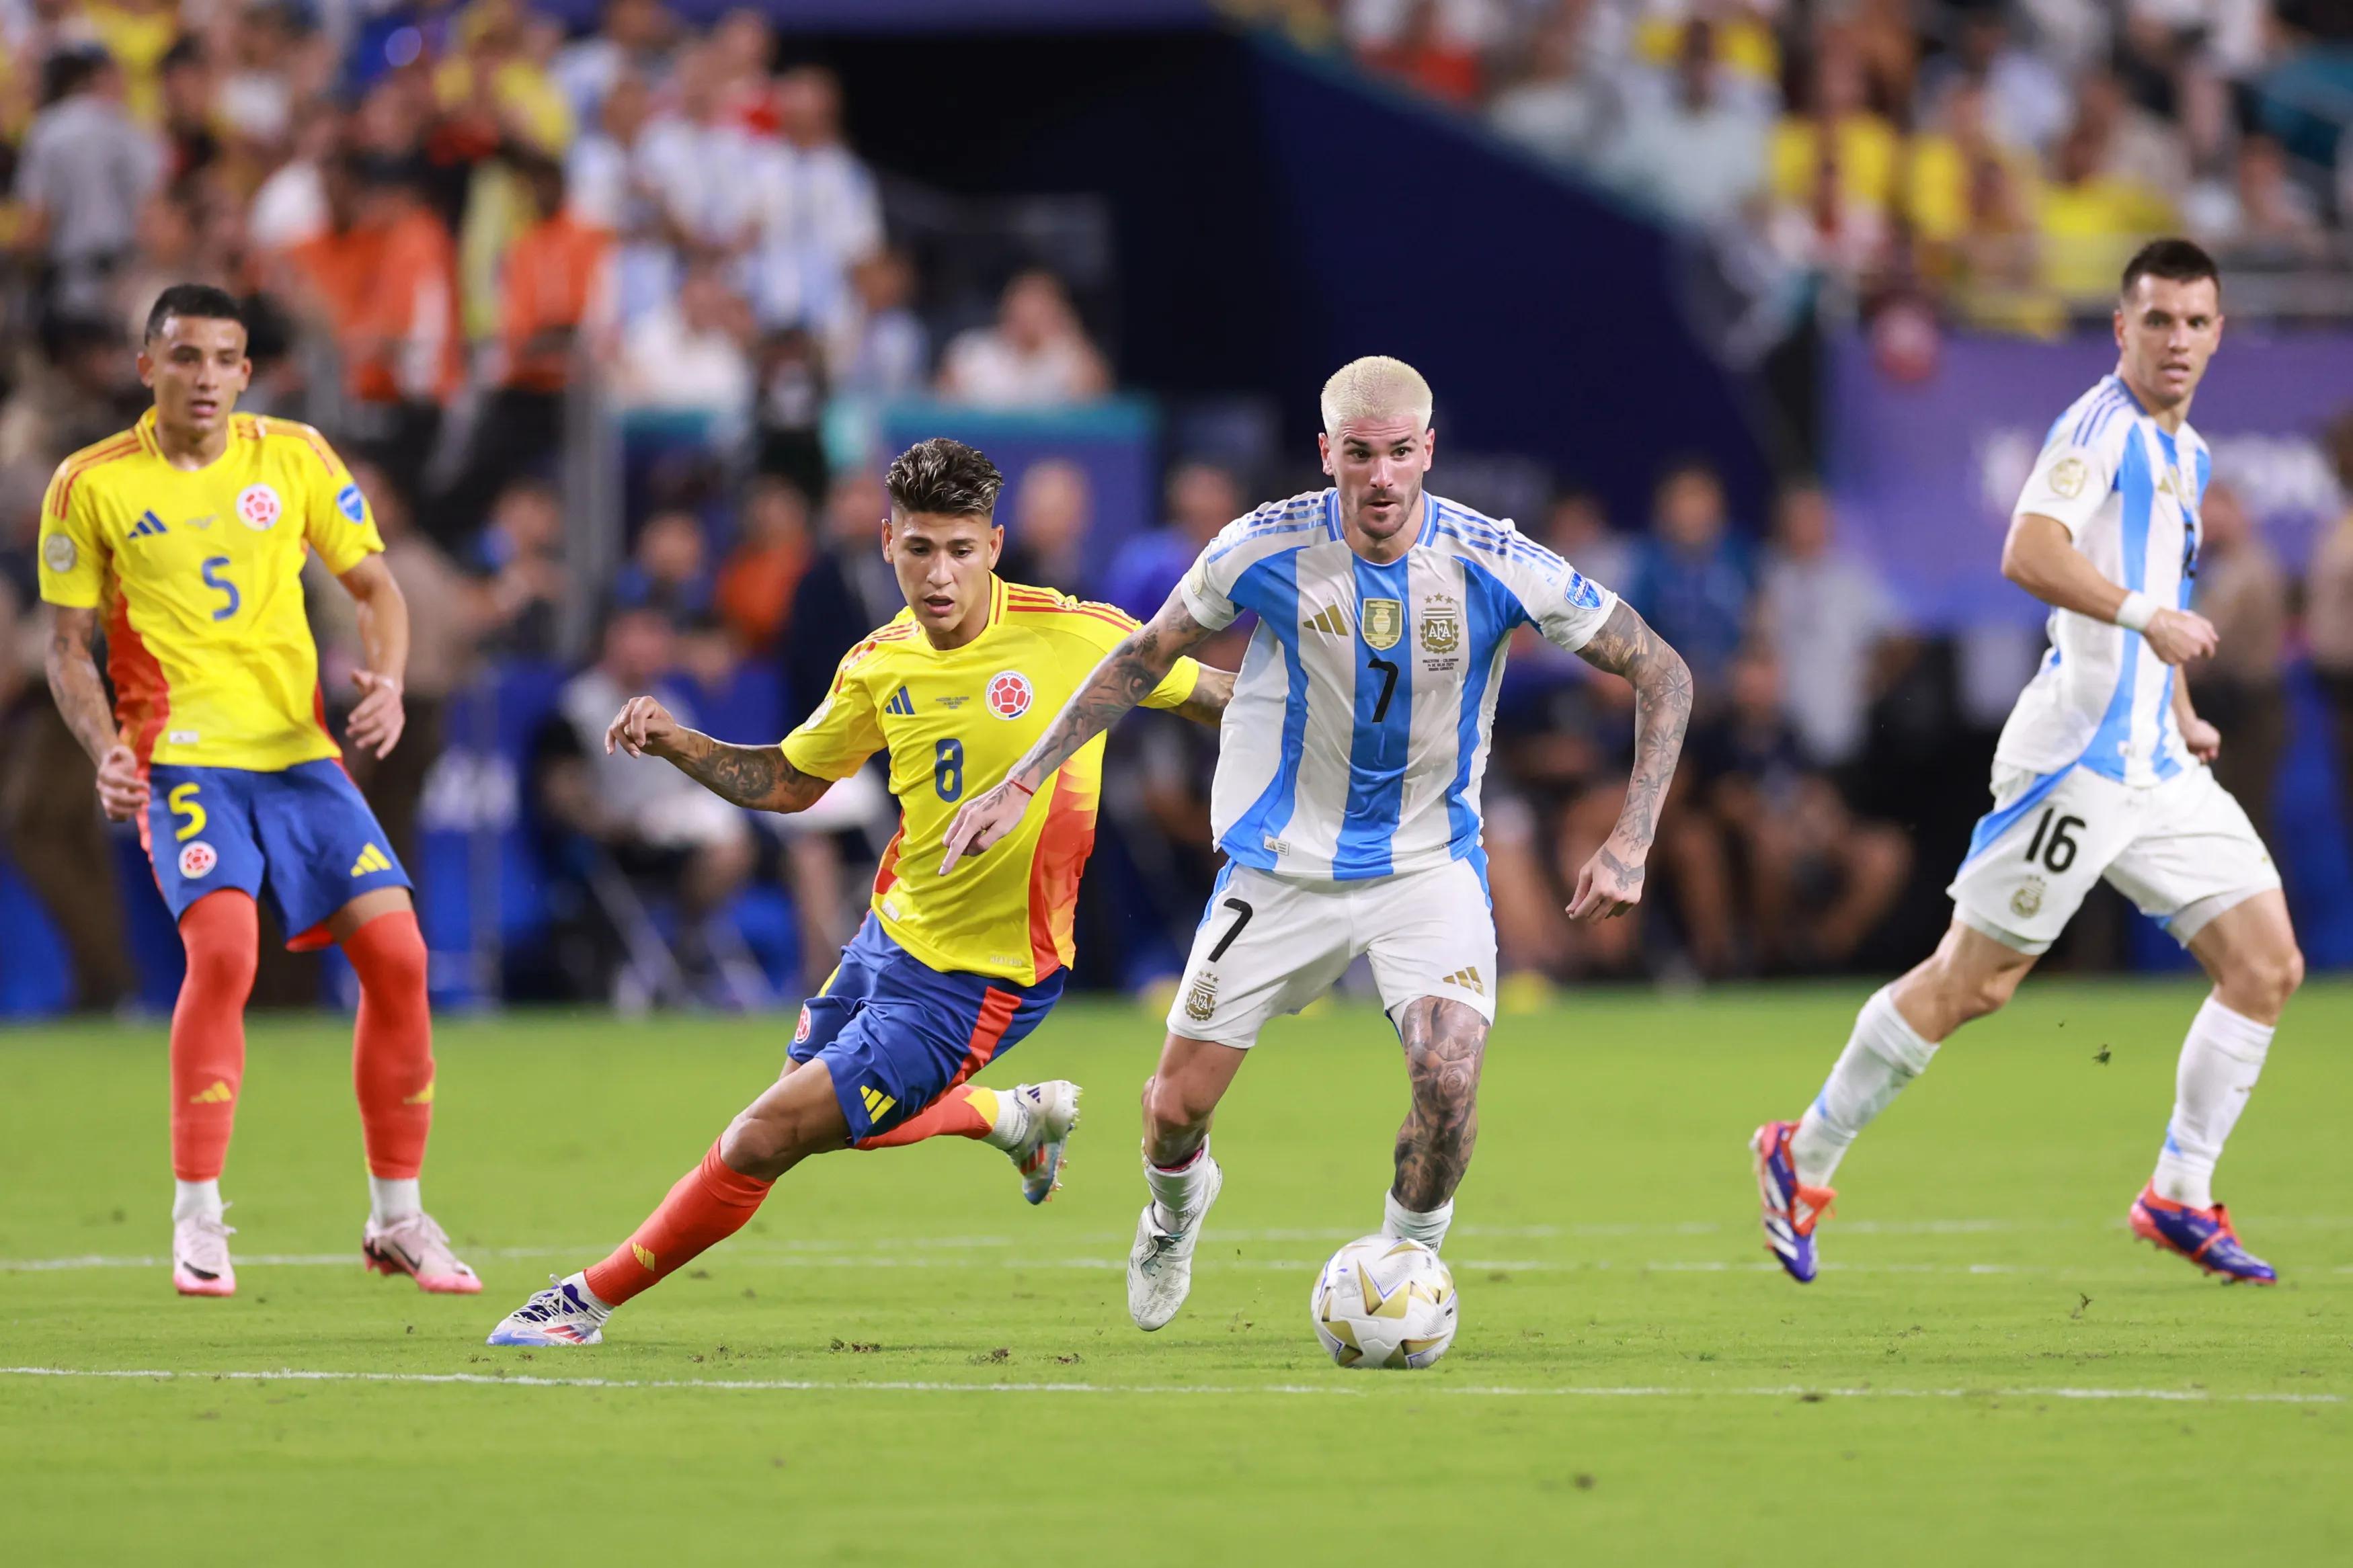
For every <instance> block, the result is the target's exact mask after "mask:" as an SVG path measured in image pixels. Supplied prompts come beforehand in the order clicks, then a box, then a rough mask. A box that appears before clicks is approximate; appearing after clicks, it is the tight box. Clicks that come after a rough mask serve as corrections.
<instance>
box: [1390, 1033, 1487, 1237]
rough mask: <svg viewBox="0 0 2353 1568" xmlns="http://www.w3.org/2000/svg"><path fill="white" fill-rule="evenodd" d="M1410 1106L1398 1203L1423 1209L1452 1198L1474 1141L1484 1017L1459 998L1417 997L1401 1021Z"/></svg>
mask: <svg viewBox="0 0 2353 1568" xmlns="http://www.w3.org/2000/svg"><path fill="white" fill-rule="evenodd" d="M1398 1039H1399V1040H1400V1041H1401V1042H1402V1043H1403V1044H1404V1046H1405V1070H1406V1078H1407V1079H1408V1081H1409V1083H1410V1084H1411V1086H1412V1089H1413V1109H1412V1110H1409V1111H1408V1112H1407V1113H1406V1118H1405V1124H1404V1125H1403V1126H1401V1127H1399V1128H1398V1141H1397V1184H1396V1185H1395V1186H1394V1187H1392V1188H1391V1189H1390V1194H1389V1195H1390V1196H1391V1197H1393V1198H1395V1199H1396V1200H1397V1204H1398V1206H1399V1207H1401V1208H1405V1209H1408V1210H1410V1211H1412V1212H1414V1213H1416V1214H1428V1213H1430V1211H1431V1210H1433V1209H1437V1208H1440V1207H1442V1206H1443V1205H1446V1204H1447V1203H1449V1202H1450V1201H1451V1200H1452V1198H1453V1196H1454V1189H1455V1188H1456V1187H1457V1186H1458V1185H1460V1184H1461V1181H1462V1173H1463V1172H1464V1171H1466V1170H1468V1169H1469V1168H1470V1165H1471V1151H1472V1146H1473V1145H1475V1144H1476V1143H1477V1142H1478V1141H1479V1068H1480V1066H1481V1064H1482V1062H1483V1061H1484V1060H1485V1059H1486V1055H1487V1020H1486V1019H1484V1018H1482V1017H1481V1016H1479V1014H1478V1013H1477V1011H1476V1010H1475V1009H1473V1008H1471V1007H1468V1006H1465V1005H1463V1004H1461V1003H1460V1002H1449V1001H1442V1000H1440V999H1439V998H1438V997H1435V996H1420V997H1417V998H1415V999H1414V1000H1413V1001H1411V1002H1409V1003H1407V1004H1406V1006H1405V1011H1404V1013H1403V1015H1402V1016H1400V1017H1399V1018H1398Z"/></svg>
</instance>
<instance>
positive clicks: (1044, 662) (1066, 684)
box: [781, 577, 1201, 985]
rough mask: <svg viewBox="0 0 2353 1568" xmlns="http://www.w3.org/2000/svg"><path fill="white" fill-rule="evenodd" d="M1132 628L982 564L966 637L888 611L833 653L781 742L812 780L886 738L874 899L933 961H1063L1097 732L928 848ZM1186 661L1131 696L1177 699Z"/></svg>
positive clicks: (993, 964) (1009, 968) (957, 964)
mask: <svg viewBox="0 0 2353 1568" xmlns="http://www.w3.org/2000/svg"><path fill="white" fill-rule="evenodd" d="M1134 629H1135V620H1134V617H1133V616H1129V615H1128V614H1127V612H1125V611H1124V610H1121V609H1117V608H1115V607H1113V606H1112V605H1095V604H1087V603H1082V601H1080V600H1077V599H1073V598H1071V597H1069V596H1067V595H1061V594H1058V593H1056V592H1054V591H1053V590H1052V589H1050V588H1025V587H1022V586H1021V585H1019V584H1011V583H1007V582H1005V581H1004V580H1003V579H1001V578H997V577H991V578H990V579H989V612H988V625H987V627H986V628H985V629H984V630H983V631H982V632H981V634H980V635H979V636H978V637H975V638H973V639H972V641H970V642H968V643H966V644H965V645H964V646H963V647H955V648H940V647H933V646H932V642H931V639H930V638H929V637H925V636H924V635H923V629H922V628H921V627H920V626H916V624H915V619H914V615H913V612H912V611H907V610H902V611H901V612H899V615H898V616H897V617H896V618H894V619H893V620H892V622H891V623H890V625H888V626H884V627H882V628H881V630H879V631H877V632H875V633H874V634H873V635H872V636H871V637H868V638H867V639H866V640H865V641H864V642H861V643H860V644H859V645H858V646H857V647H854V648H851V649H850V650H849V653H848V654H847V655H845V656H844V657H843V658H842V661H841V666H840V668H839V670H838V671H837V672H836V674H835V676H834V678H833V689H831V691H829V692H828V694H827V696H826V699H825V700H824V701H823V702H820V703H818V707H817V711H815V712H814V713H811V714H810V715H809V716H808V719H807V721H806V722H804V723H803V724H802V725H801V727H800V728H799V729H797V730H795V731H793V732H792V733H791V734H789V735H787V736H786V737H785V739H784V741H783V742H781V744H782V746H783V748H784V753H785V759H786V761H787V762H789V763H792V764H793V766H795V767H797V768H798V769H799V770H800V771H801V772H803V773H813V774H815V775H816V776H817V777H818V778H825V779H838V778H844V777H847V776H848V775H849V774H850V773H854V772H856V771H857V769H858V766H859V764H860V763H863V762H865V760H866V759H867V758H868V757H871V756H872V755H873V754H874V753H875V752H880V751H888V752H890V753H891V793H892V795H897V796H898V797H899V813H900V816H899V832H898V835H897V836H896V837H893V838H892V840H891V845H890V847H889V848H888V849H886V850H884V851H883V854H882V865H881V869H880V870H879V871H877V872H876V873H875V877H874V900H873V907H874V912H875V914H876V915H877V916H878V917H879V918H880V919H881V922H882V929H883V930H884V931H887V932H889V934H890V936H891V939H892V941H893V942H897V943H898V944H899V945H900V946H901V947H902V948H904V949H906V950H907V951H908V952H911V953H913V954H914V956H915V957H916V958H918V959H920V960H922V961H923V963H927V964H929V965H931V966H932V967H933V968H934V969H937V970H942V971H944V972H951V973H966V974H984V975H990V976H994V977H996V978H999V979H1004V980H1010V981H1013V982H1015V983H1016V984H1022V985H1034V984H1037V983H1038V982H1039V981H1040V980H1043V979H1045V978H1046V977H1047V976H1049V975H1050V974H1052V973H1054V972H1055V971H1056V970H1058V969H1060V968H1061V967H1062V966H1063V965H1065V964H1067V963H1070V962H1071V954H1072V948H1071V917H1072V915H1073V913H1074V911H1075V910H1076V908H1077V905H1078V897H1079V873H1080V872H1081V871H1082V869H1084V868H1085V866H1086V863H1087V855H1088V853H1089V852H1090V851H1092V849H1093V848H1094V842H1095V808H1096V803H1097V801H1098V800H1099V798H1100V797H1101V795H1102V793H1103V737H1102V736H1100V735H1098V736H1096V737H1095V738H1094V739H1093V740H1092V741H1090V742H1087V743H1086V745H1085V746H1084V747H1083V748H1082V749H1081V750H1080V752H1079V753H1078V754H1077V755H1076V756H1074V757H1072V758H1071V760H1070V761H1068V762H1066V763H1063V764H1062V766H1061V768H1060V770H1059V771H1058V772H1056V773H1055V774H1054V776H1053V777H1051V778H1050V779H1048V780H1047V781H1046V782H1045V784H1043V785H1041V786H1040V787H1039V791H1038V794H1037V795H1036V796H1035V798H1033V799H1032V800H1031V801H1030V802H1029V811H1028V813H1027V814H1026V815H1024V816H1023V817H1022V818H1021V824H1020V826H1018V827H1016V828H1015V829H1014V830H1013V831H1012V832H1011V833H1009V834H1008V835H1006V837H1004V839H1002V840H1001V841H1000V842H998V843H997V844H994V845H991V846H990V847H988V849H987V851H985V852H984V853H982V854H979V855H967V856H965V858H963V859H962V860H959V861H958V862H957V863H956V868H955V870H953V871H951V872H949V873H948V874H947V875H946V876H944V877H943V876H941V875H940V874H939V870H940V861H941V859H942V858H943V857H944V855H945V853H946V848H945V840H946V837H947V830H948V824H949V823H951V822H953V821H955V814H956V808H957V807H958V806H960V805H962V804H963V803H964V801H965V799H966V798H967V797H969V796H971V795H978V794H979V793H980V792H981V791H983V790H985V789H987V788H989V787H990V786H991V785H993V784H996V783H997V781H999V780H1000V779H1002V778H1004V776H1005V775H1006V773H1008V771H1010V770H1011V768H1012V766H1013V764H1014V763H1017V762H1019V761H1020V760H1021V758H1022V755H1023V754H1024V753H1025V752H1028V751H1029V748H1030V747H1031V746H1032V745H1035V744H1036V743H1037V742H1038V738H1039V736H1041V735H1043V734H1044V733H1045V732H1046V728H1047V726H1048V725H1050V724H1051V723H1052V722H1053V721H1054V716H1055V715H1056V714H1058V713H1060V711H1061V710H1062V705H1063V704H1064V703H1066V702H1068V701H1069V700H1071V696H1072V695H1073V694H1074V693H1076V692H1077V690H1078V689H1079V688H1080V687H1082V686H1083V685H1084V684H1085V683H1086V679H1087V677H1088V676H1089V675H1091V674H1092V673H1093V671H1094V668H1095V666H1096V665H1097V664H1099V663H1100V662H1102V659H1103V655H1105V654H1107V653H1109V652H1110V651H1111V650H1112V649H1113V647H1117V646H1118V644H1119V642H1120V640H1121V639H1122V638H1124V637H1126V636H1127V634H1128V633H1129V632H1131V631H1134ZM1200 676H1201V667H1200V666H1199V665H1198V664H1196V663H1194V662H1193V661H1192V660H1191V659H1189V658H1181V659H1178V660H1177V661H1176V668H1173V669H1171V670H1170V671H1169V672H1168V678H1167V679H1166V680H1164V681H1162V682H1161V683H1160V685H1159V686H1158V687H1157V688H1156V689H1155V690H1154V691H1153V693H1152V694H1151V695H1150V696H1149V697H1146V698H1145V700H1144V701H1145V706H1146V707H1151V708H1174V707H1176V705H1177V704H1178V703H1180V702H1182V701H1184V700H1186V699H1187V697H1190V696H1191V695H1192V694H1193V688H1194V686H1195V684H1196V683H1197V682H1198V680H1199V679H1200Z"/></svg>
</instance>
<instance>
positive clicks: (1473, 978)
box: [1439, 964, 1487, 996]
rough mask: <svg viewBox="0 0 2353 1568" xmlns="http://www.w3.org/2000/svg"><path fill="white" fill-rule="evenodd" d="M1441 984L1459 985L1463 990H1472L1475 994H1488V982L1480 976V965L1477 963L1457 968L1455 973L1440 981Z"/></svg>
mask: <svg viewBox="0 0 2353 1568" xmlns="http://www.w3.org/2000/svg"><path fill="white" fill-rule="evenodd" d="M1439 984H1440V985H1454V986H1459V987H1461V989H1462V990H1465V991H1468V992H1470V993H1471V994H1472V995H1473V996H1484V995H1485V994H1487V983H1486V982H1485V981H1483V980H1482V979H1480V978H1479V970H1478V966H1477V965H1475V964H1472V965H1470V966H1467V967H1465V968H1461V969H1458V970H1456V971H1455V972H1454V973H1451V974H1449V975H1447V976H1446V977H1444V978H1443V979H1441V980H1440V981H1439Z"/></svg>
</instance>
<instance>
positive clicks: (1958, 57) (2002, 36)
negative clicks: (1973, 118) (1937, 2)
mask: <svg viewBox="0 0 2353 1568" xmlns="http://www.w3.org/2000/svg"><path fill="white" fill-rule="evenodd" d="M1927 77H1928V79H1927V82H1926V90H1925V92H1924V94H1923V97H1924V100H1926V102H1928V103H1929V104H1930V105H1932V106H1934V105H1935V104H1936V103H1938V102H1939V101H1941V100H1942V99H1943V97H1944V94H1945V90H1946V89H1948V88H1949V87H1950V86H1951V85H1952V83H1953V81H1954V79H1956V78H1966V79H1969V80H1973V81H1978V82H1981V83H1983V84H1984V86H1985V89H1986V97H1987V101H1988V112H1987V120H1988V123H1989V125H1990V126H1991V128H1992V130H1993V133H1994V137H1995V139H1996V140H1997V141H2000V142H2009V143H2010V144H2011V145H2012V146H2017V147H2032V148H2034V149H2035V150H2036V151H2037V152H2042V153H2047V152H2049V151H2050V149H2051V146H2052V143H2053V142H2057V141H2058V140H2059V133H2060V132H2063V131H2064V130H2066V129H2067V126H2068V124H2069V123H2070V122H2071V121H2073V119H2074V117H2075V104H2074V95H2073V93H2071V92H2070V91H2068V89H2067V79H2066V78H2065V76H2063V74H2062V73H2061V72H2060V70H2059V69H2058V68H2056V67H2055V66H2053V65H2052V62H2051V60H2050V58H2048V57H2046V56H2044V55H2042V54H2040V53H2037V52H2036V51H2034V50H2032V49H2028V48H2024V47H2021V46H2020V45H2019V44H2018V43H2017V41H2016V40H2015V39H2013V38H2012V37H2010V20H2009V18H2008V17H2007V16H2004V15H2003V14H2002V11H2001V8H2000V6H1998V5H1988V6H1983V7H1979V8H1976V9H1972V10H1970V11H1968V12H1967V13H1966V14H1965V15H1964V16H1963V18H1962V21H1961V26H1960V38H1959V41H1958V45H1957V47H1956V48H1955V50H1954V52H1953V54H1952V55H1951V57H1949V58H1947V60H1946V61H1944V62H1943V63H1942V65H1941V67H1938V68H1931V69H1930V70H1929V72H1928V73H1927Z"/></svg>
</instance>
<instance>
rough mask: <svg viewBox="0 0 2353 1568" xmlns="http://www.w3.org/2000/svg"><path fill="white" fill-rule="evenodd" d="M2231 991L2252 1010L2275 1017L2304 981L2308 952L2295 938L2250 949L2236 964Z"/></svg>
mask: <svg viewBox="0 0 2353 1568" xmlns="http://www.w3.org/2000/svg"><path fill="white" fill-rule="evenodd" d="M2229 978H2230V980H2231V982H2232V984H2231V986H2230V989H2231V991H2232V993H2233V994H2236V995H2237V996H2239V997H2241V998H2242V999H2243V1000H2244V1002H2245V1003H2246V1004H2247V1006H2248V1008H2249V1010H2251V1011H2254V1012H2256V1013H2257V1014H2258V1015H2259V1016H2263V1017H2265V1018H2275V1017H2277V1016H2279V1013H2280V1010H2281V1009H2282V1008H2284V1007H2285V1006H2286V1005H2287V999H2288V998H2289V997H2291V996H2293V995H2295V990H2296V987H2297V986H2299V985H2302V984H2304V952H2303V951H2302V950H2301V949H2299V948H2298V947H2297V946H2296V945H2295V942H2293V941H2290V942H2284V943H2282V944H2281V945H2279V946H2278V947H2275V948H2267V949H2263V950H2262V951H2259V952H2252V953H2249V954H2248V955H2247V956H2246V957H2244V958H2242V959H2241V960H2240V961H2239V963H2237V964H2236V965H2234V966H2233V969H2232V973H2231V975H2230V977H2229Z"/></svg>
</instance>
